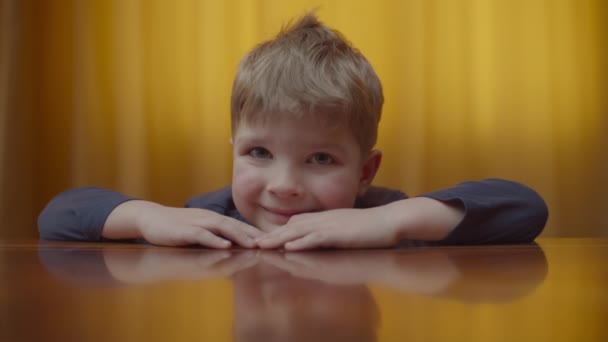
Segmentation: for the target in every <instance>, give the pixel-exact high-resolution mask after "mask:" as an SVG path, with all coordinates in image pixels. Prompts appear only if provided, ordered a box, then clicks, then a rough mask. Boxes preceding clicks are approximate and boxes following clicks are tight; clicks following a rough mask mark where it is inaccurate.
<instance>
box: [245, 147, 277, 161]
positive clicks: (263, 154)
mask: <svg viewBox="0 0 608 342" xmlns="http://www.w3.org/2000/svg"><path fill="white" fill-rule="evenodd" d="M248 154H249V155H250V156H251V157H253V158H255V159H269V158H272V154H270V151H268V150H267V149H265V148H263V147H254V148H252V149H251V150H249V153H248Z"/></svg>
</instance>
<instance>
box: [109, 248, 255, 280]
mask: <svg viewBox="0 0 608 342" xmlns="http://www.w3.org/2000/svg"><path fill="white" fill-rule="evenodd" d="M104 259H105V262H106V265H107V267H108V270H109V271H110V274H111V275H112V276H113V277H114V278H116V279H117V280H120V281H122V282H126V283H148V282H155V281H162V280H176V279H190V280H191V279H205V278H214V277H228V276H231V275H233V274H235V273H237V272H239V271H241V270H243V269H246V268H249V267H251V266H253V265H255V264H256V262H257V260H256V256H255V252H254V251H241V252H232V251H225V250H199V249H192V250H188V249H185V250H168V249H158V248H150V249H146V250H126V251H125V250H112V249H105V250H104Z"/></svg>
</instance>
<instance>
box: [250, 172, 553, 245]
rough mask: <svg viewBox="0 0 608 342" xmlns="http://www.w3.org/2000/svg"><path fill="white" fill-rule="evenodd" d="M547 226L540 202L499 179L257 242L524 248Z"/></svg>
mask: <svg viewBox="0 0 608 342" xmlns="http://www.w3.org/2000/svg"><path fill="white" fill-rule="evenodd" d="M546 220H547V207H546V205H545V203H544V201H543V200H542V198H540V196H539V195H538V194H537V193H536V192H534V191H533V190H531V189H530V188H528V187H525V186H524V185H521V184H519V183H515V182H509V181H504V180H498V179H488V180H484V181H480V182H466V183H462V184H459V185H457V186H455V187H452V188H448V189H445V190H441V191H436V192H433V193H429V194H426V195H424V196H421V197H416V198H411V199H402V200H397V201H395V202H392V203H389V204H384V205H380V206H378V207H373V208H368V209H337V210H329V211H326V212H322V213H311V214H302V215H297V216H294V217H293V218H292V219H291V220H290V221H289V222H288V224H287V225H288V226H289V227H286V229H280V230H276V231H275V232H273V233H271V234H269V235H268V236H267V237H265V238H264V239H263V240H260V241H258V245H259V246H260V247H262V248H277V247H280V246H284V247H285V248H286V249H289V250H300V249H311V248H319V247H337V248H380V247H391V246H395V245H397V244H399V243H402V242H403V241H412V240H414V241H426V242H427V243H428V244H490V243H524V242H530V241H532V240H534V238H535V237H536V236H538V234H540V232H541V231H542V229H543V227H544V225H545V222H546Z"/></svg>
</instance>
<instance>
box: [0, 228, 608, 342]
mask: <svg viewBox="0 0 608 342" xmlns="http://www.w3.org/2000/svg"><path fill="white" fill-rule="evenodd" d="M0 307H1V308H2V309H1V311H0V341H55V340H57V341H139V340H142V341H436V340H437V341H446V340H449V341H521V340H535V341H538V340H540V341H543V340H548V341H608V239H539V240H538V244H535V245H517V246H484V247H441V248H413V249H403V250H360V251H317V252H301V253H284V252H281V251H256V250H249V251H247V250H235V251H213V250H205V249H198V248H181V249H178V248H163V247H155V246H148V245H135V244H94V243H67V242H45V241H41V242H38V241H29V242H28V241H22V242H18V241H0Z"/></svg>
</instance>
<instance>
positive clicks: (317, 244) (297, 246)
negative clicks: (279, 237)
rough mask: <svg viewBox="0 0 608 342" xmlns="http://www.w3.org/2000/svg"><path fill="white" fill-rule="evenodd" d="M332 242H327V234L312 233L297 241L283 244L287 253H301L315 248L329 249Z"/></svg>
mask: <svg viewBox="0 0 608 342" xmlns="http://www.w3.org/2000/svg"><path fill="white" fill-rule="evenodd" d="M332 245H333V242H332V241H331V240H329V238H328V236H327V234H323V233H322V232H318V231H317V232H312V233H310V234H307V235H304V236H302V237H300V238H298V239H295V240H292V241H289V242H286V243H285V246H284V247H285V250H287V251H302V250H308V249H315V248H323V247H331V246H332Z"/></svg>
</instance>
